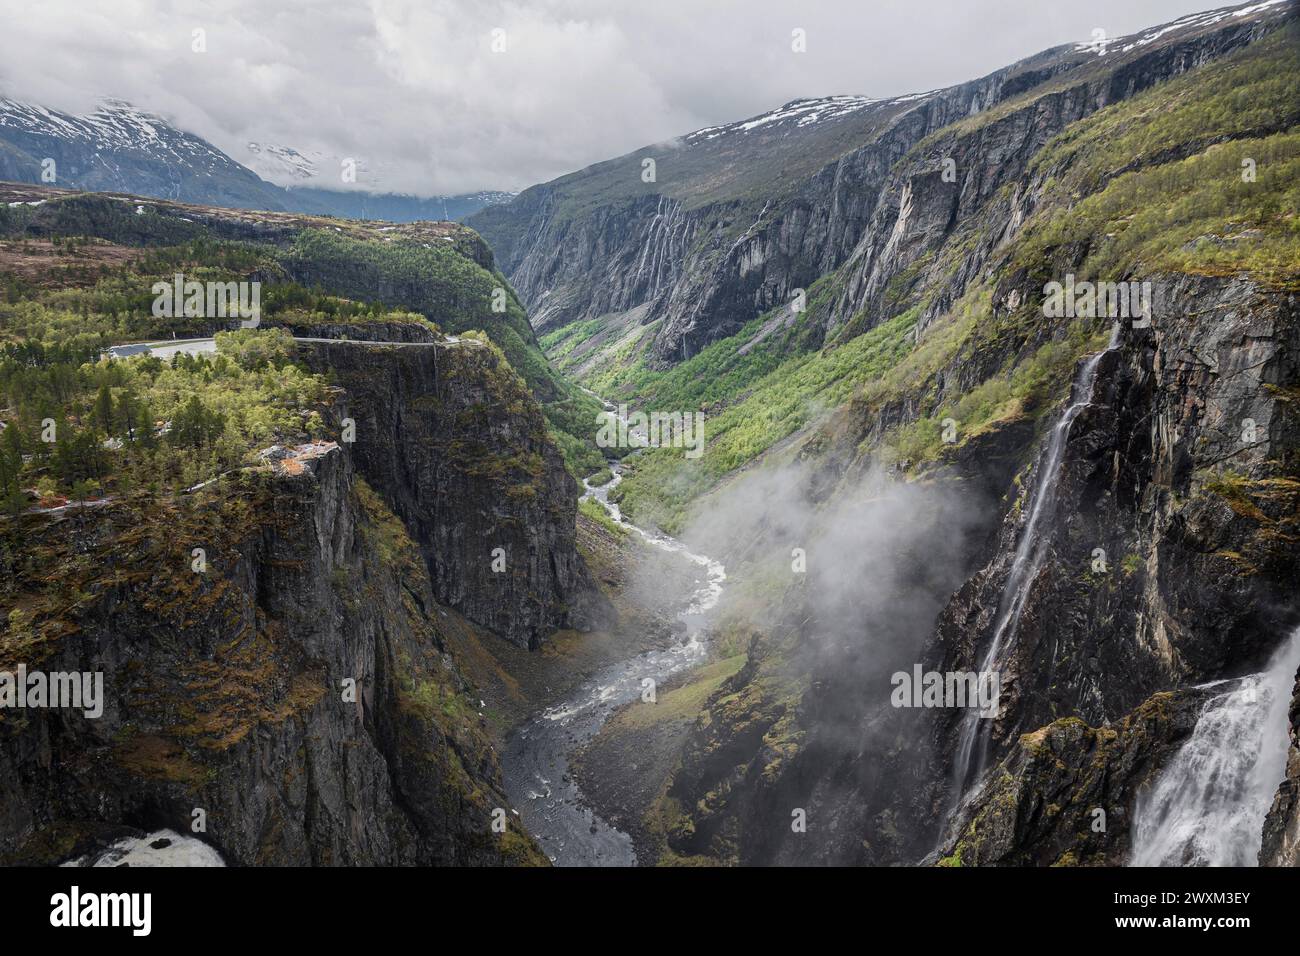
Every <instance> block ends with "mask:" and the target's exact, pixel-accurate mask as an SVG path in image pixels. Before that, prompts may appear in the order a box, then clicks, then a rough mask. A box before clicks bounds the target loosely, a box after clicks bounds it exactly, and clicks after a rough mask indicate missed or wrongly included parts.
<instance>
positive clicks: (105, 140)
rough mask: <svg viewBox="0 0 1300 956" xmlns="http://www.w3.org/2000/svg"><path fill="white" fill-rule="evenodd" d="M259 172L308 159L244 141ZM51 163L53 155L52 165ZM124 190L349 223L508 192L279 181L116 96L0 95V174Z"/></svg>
mask: <svg viewBox="0 0 1300 956" xmlns="http://www.w3.org/2000/svg"><path fill="white" fill-rule="evenodd" d="M250 155H253V156H258V157H260V161H259V162H257V163H255V165H258V166H259V167H260V168H261V169H262V171H263V172H267V171H269V169H270V168H271V167H274V168H278V169H281V170H282V171H285V172H286V173H287V174H290V175H291V178H292V179H294V180H297V181H301V182H302V183H304V184H306V183H311V182H312V181H313V179H314V177H315V174H316V173H315V168H314V164H313V163H312V161H311V160H310V158H309V157H306V156H304V155H303V154H302V153H300V152H298V151H297V150H295V149H293V148H291V147H286V146H269V145H262V144H250ZM49 160H53V166H52V167H50V164H49V162H48V161H49ZM47 169H50V171H51V173H52V175H53V176H54V177H55V179H54V180H53V181H52V182H49V184H50V185H58V186H64V187H69V188H74V189H86V190H92V191H105V192H126V193H133V194H136V195H144V196H153V197H156V198H159V199H173V200H177V201H181V202H193V203H200V204H204V205H213V206H227V207H231V208H235V209H263V210H268V211H273V212H306V213H313V214H317V215H332V216H343V217H346V218H350V219H359V218H369V219H386V220H391V221H393V222H413V221H416V220H421V219H453V220H459V219H462V218H464V217H465V216H468V215H470V214H471V213H473V212H476V211H478V210H480V209H482V208H483V207H485V206H488V205H492V204H494V203H500V202H508V201H509V200H510V199H511V198H513V194H511V193H505V192H492V191H484V192H478V193H471V194H466V195H459V196H433V197H428V198H421V197H417V196H408V195H402V194H398V193H370V192H364V191H344V190H333V189H325V188H321V187H319V186H315V185H302V186H297V185H295V186H289V187H285V186H279V185H276V184H275V183H272V182H268V181H267V180H266V179H263V178H262V177H261V176H259V175H258V174H257V172H255V171H254V170H252V169H250V168H248V166H245V165H243V164H241V163H239V162H236V161H235V160H234V159H232V158H231V157H230V156H228V155H227V154H226V153H224V152H222V151H221V150H220V149H218V148H217V147H216V146H214V145H213V144H211V143H209V142H208V141H207V140H205V139H203V138H201V137H199V136H196V135H194V134H193V133H188V132H185V131H184V130H181V129H178V128H177V127H175V126H173V125H172V124H170V123H168V122H167V121H166V120H164V119H162V118H161V117H159V116H156V115H154V114H152V113H149V112H147V111H145V110H141V109H138V108H136V107H134V106H132V105H131V104H129V103H126V102H124V101H122V100H115V99H106V100H104V102H103V103H102V105H101V106H100V107H99V108H98V109H96V110H95V111H94V112H92V113H88V114H86V115H84V116H76V115H73V114H70V113H64V112H61V111H58V110H51V109H47V108H46V107H43V106H39V105H35V104H29V103H20V102H17V101H15V100H11V99H6V98H0V180H7V181H11V182H20V183H39V182H46V181H47V180H46V179H44V178H43V174H44V173H45V171H46V170H47Z"/></svg>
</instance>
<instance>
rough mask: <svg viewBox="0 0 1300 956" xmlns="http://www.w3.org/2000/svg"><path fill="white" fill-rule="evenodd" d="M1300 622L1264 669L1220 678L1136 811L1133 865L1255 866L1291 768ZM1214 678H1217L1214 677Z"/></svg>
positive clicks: (1299, 665) (1299, 647) (1299, 666)
mask: <svg viewBox="0 0 1300 956" xmlns="http://www.w3.org/2000/svg"><path fill="white" fill-rule="evenodd" d="M1297 668H1300V628H1297V629H1296V630H1295V631H1294V632H1293V633H1292V634H1291V637H1290V638H1289V639H1288V640H1287V642H1286V643H1285V644H1283V645H1282V647H1281V648H1280V649H1279V650H1278V651H1277V652H1276V653H1275V654H1274V655H1273V659H1272V660H1271V661H1270V662H1269V665H1268V667H1267V669H1266V670H1264V672H1263V673H1260V674H1252V675H1251V676H1249V677H1243V678H1241V679H1240V680H1236V681H1221V682H1219V684H1222V685H1223V686H1224V687H1225V690H1224V691H1223V693H1220V694H1217V695H1215V696H1213V697H1211V698H1210V699H1209V700H1208V701H1206V703H1205V705H1204V708H1203V709H1202V711H1201V716H1200V718H1199V719H1198V720H1197V722H1196V729H1195V730H1193V731H1192V736H1191V737H1190V738H1188V740H1187V742H1186V743H1185V744H1183V746H1182V748H1181V749H1180V750H1179V751H1178V753H1177V754H1175V755H1174V757H1173V758H1172V759H1171V760H1170V762H1169V765H1168V766H1167V767H1165V768H1164V770H1163V771H1162V772H1161V774H1160V777H1159V779H1158V780H1157V781H1156V782H1155V785H1154V786H1153V787H1151V789H1150V790H1148V791H1146V792H1144V793H1143V794H1142V796H1141V797H1140V798H1139V800H1138V805H1137V809H1136V811H1135V812H1134V824H1133V855H1132V858H1131V860H1130V865H1131V866H1255V865H1256V863H1257V860H1258V856H1259V848H1260V842H1261V839H1262V833H1263V826H1264V817H1265V815H1266V814H1267V813H1268V808H1269V806H1270V804H1271V803H1272V802H1273V795H1274V794H1275V793H1276V792H1277V787H1278V784H1279V783H1281V782H1282V778H1283V777H1284V776H1285V774H1286V755H1287V747H1288V744H1289V739H1288V735H1287V709H1288V707H1289V706H1290V703H1291V693H1292V690H1293V688H1294V686H1295V677H1296V670H1297ZM1216 686H1217V685H1216Z"/></svg>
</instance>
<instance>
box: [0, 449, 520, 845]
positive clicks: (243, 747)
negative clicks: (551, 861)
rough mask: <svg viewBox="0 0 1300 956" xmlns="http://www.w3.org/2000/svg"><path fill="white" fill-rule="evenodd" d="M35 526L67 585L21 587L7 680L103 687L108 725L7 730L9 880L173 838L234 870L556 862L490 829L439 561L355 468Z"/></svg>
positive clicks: (321, 460) (265, 478) (38, 541)
mask: <svg viewBox="0 0 1300 956" xmlns="http://www.w3.org/2000/svg"><path fill="white" fill-rule="evenodd" d="M23 520H24V527H23V532H22V533H23V534H25V535H27V536H29V540H30V541H31V542H32V543H33V545H34V547H35V548H36V549H38V550H39V554H40V555H43V556H45V557H51V556H55V557H59V558H61V559H63V560H62V561H60V563H59V564H57V565H54V567H56V568H57V569H58V575H56V576H55V577H51V576H50V575H49V567H50V566H49V565H41V564H39V563H33V562H32V561H30V560H29V561H27V562H25V563H24V564H23V565H22V566H21V567H17V568H13V569H10V571H11V573H13V574H14V575H15V578H16V579H17V581H18V583H19V584H20V585H22V586H24V587H26V588H28V589H30V592H31V594H30V596H31V601H30V602H28V604H27V608H28V610H27V611H26V613H25V617H24V622H25V623H24V627H25V631H26V634H27V635H28V637H27V640H26V641H25V642H24V646H22V647H16V646H15V645H14V644H13V643H12V642H10V643H8V644H7V646H6V659H5V660H4V662H3V666H4V668H5V669H7V670H13V669H14V667H16V665H17V664H18V663H25V664H26V665H27V667H28V668H31V669H36V668H41V669H44V670H47V671H74V672H79V671H85V672H98V673H101V674H102V675H103V682H104V685H103V686H104V698H105V699H104V707H103V715H102V716H101V717H99V718H96V719H88V718H86V717H84V716H83V715H82V714H81V713H80V712H76V711H70V710H66V709H59V710H35V709H30V708H29V709H27V710H23V711H6V712H5V715H4V717H3V724H0V765H2V766H3V771H4V772H3V784H0V855H2V856H3V857H4V859H5V860H6V861H8V862H54V861H58V860H60V859H63V858H67V857H70V856H73V855H78V854H80V853H84V852H86V851H88V850H90V849H93V848H94V847H96V846H100V845H102V843H103V842H104V841H105V840H108V839H111V838H114V837H116V836H119V835H121V834H122V833H123V832H126V831H127V830H128V829H129V828H135V829H139V830H149V829H155V828H158V827H169V828H172V829H175V830H177V831H179V832H182V833H190V832H191V829H192V827H194V828H195V831H194V835H196V836H197V837H198V838H199V839H202V840H204V841H206V842H209V843H211V844H212V845H214V846H215V847H217V848H218V849H219V850H220V852H221V853H222V855H223V857H224V858H225V859H226V861H227V862H228V863H232V864H234V863H237V864H253V863H269V864H280V865H300V864H371V865H373V864H389V865H391V864H402V863H426V864H435V863H441V864H450V863H469V864H491V863H516V862H530V861H537V860H539V856H538V855H537V854H536V851H535V850H534V849H533V847H532V845H531V842H530V841H529V840H528V839H527V838H526V837H524V836H522V835H521V834H520V833H519V832H518V831H517V830H512V831H508V832H507V833H505V834H497V833H494V832H493V830H492V828H491V822H492V811H493V808H495V807H504V806H506V802H505V799H504V797H503V796H502V795H501V793H500V790H499V784H498V782H497V780H498V769H497V764H496V757H495V754H494V751H493V749H492V746H491V744H490V743H489V738H488V735H487V733H486V732H485V731H484V730H483V729H482V727H481V726H480V720H481V719H480V718H479V717H478V716H477V714H476V702H474V701H472V700H471V699H470V698H469V696H468V688H467V687H466V685H465V684H464V682H463V680H462V679H461V678H460V676H459V674H458V672H457V670H456V666H455V663H454V661H452V660H451V658H450V657H449V656H448V654H447V653H446V648H445V645H444V643H443V641H442V638H441V637H440V635H439V633H438V623H437V622H438V604H437V602H436V600H435V598H434V594H433V590H432V588H431V586H430V582H429V578H428V575H427V573H426V571H425V568H424V563H423V561H422V560H421V558H420V555H419V552H418V550H417V549H416V548H415V546H414V545H413V544H412V542H411V541H410V539H409V537H408V536H407V535H406V532H405V530H404V528H403V526H402V525H401V523H400V522H399V521H398V520H397V519H396V518H395V517H394V516H393V515H392V513H391V512H390V511H389V510H388V509H387V507H386V506H385V505H384V504H383V502H382V500H381V499H380V498H379V496H378V495H377V494H376V493H375V492H374V491H372V490H370V489H369V488H368V487H367V486H366V485H365V484H364V483H362V482H360V481H359V480H358V479H357V478H356V476H355V474H354V471H353V466H352V463H351V459H350V457H349V455H348V453H347V450H346V449H345V448H340V447H339V446H337V445H334V444H332V443H327V444H322V445H317V446H308V447H307V448H305V449H299V450H296V451H295V452H293V453H291V454H289V455H287V456H285V457H280V458H279V460H278V463H277V464H276V465H275V466H274V469H273V472H271V473H267V472H262V473H256V474H247V475H245V476H244V477H242V478H239V479H237V480H230V481H223V482H221V483H219V484H217V485H214V486H209V488H207V489H204V490H203V491H200V492H196V493H194V494H193V495H191V496H188V497H184V498H178V499H172V500H168V499H165V498H162V499H159V498H150V497H142V498H138V499H135V500H131V501H124V502H120V503H117V504H114V505H109V506H105V507H103V508H100V509H97V510H94V511H91V512H87V513H85V514H73V515H69V516H68V517H65V518H61V519H56V520H52V519H50V518H48V517H46V516H29V517H28V518H25V519H23ZM193 548H203V549H204V552H205V557H206V567H205V568H204V570H202V571H201V572H197V571H195V570H194V569H193V568H194V564H193V562H194V560H195V559H194V557H193V552H192V549H193ZM33 553H36V552H35V551H34V552H33ZM69 589H72V590H71V592H70V591H69ZM69 593H75V594H76V595H77V597H76V599H75V600H74V601H72V602H71V603H68V602H67V601H66V600H65V599H66V597H67V595H68V594H69ZM200 811H201V812H200ZM196 821H197V822H198V823H201V824H202V825H203V828H202V829H199V828H198V827H197V824H196Z"/></svg>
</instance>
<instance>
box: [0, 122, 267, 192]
mask: <svg viewBox="0 0 1300 956" xmlns="http://www.w3.org/2000/svg"><path fill="white" fill-rule="evenodd" d="M0 141H2V142H0V179H8V180H16V181H18V182H51V183H52V184H53V185H60V186H72V187H76V188H81V189H98V190H114V191H120V192H132V193H138V194H143V195H149V196H158V197H160V198H164V199H180V200H186V201H189V202H200V203H209V204H212V205H224V206H241V207H246V208H262V209H284V208H285V205H284V203H283V200H282V197H280V196H278V195H277V192H278V190H277V189H276V188H275V187H274V186H272V185H271V184H269V183H266V182H264V181H263V180H261V179H260V178H258V176H257V175H256V174H255V173H253V172H252V171H251V170H250V169H248V168H247V167H245V166H241V165H240V164H239V163H237V162H235V161H234V160H233V159H231V158H230V157H229V156H227V155H226V154H225V153H223V152H222V151H221V150H219V149H217V148H216V147H215V146H213V145H212V144H211V143H209V142H207V141H206V140H204V139H201V138H199V137H198V136H195V135H193V134H191V133H187V132H184V131H183V130H180V129H177V128H176V127H175V126H172V125H171V124H170V123H168V122H167V121H166V120H164V119H162V118H161V117H158V116H155V115H153V114H151V113H148V112H145V111H144V110H140V109H137V108H135V107H133V106H131V105H130V104H129V103H124V102H122V101H120V100H105V101H104V102H103V104H102V105H101V106H100V107H99V108H98V109H96V110H95V111H94V112H93V113H89V114H87V115H84V116H74V115H72V114H70V113H63V112H60V111H58V110H50V109H46V108H45V107H43V106H37V105H32V104H26V103H19V102H16V101H14V100H10V99H0ZM47 160H53V164H50V163H49V162H47ZM42 174H44V176H43V175H42ZM51 177H53V178H52V180H51Z"/></svg>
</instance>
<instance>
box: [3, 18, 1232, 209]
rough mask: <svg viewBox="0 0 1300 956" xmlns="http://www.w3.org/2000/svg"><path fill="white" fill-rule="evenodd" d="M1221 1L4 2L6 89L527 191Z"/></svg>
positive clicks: (241, 154)
mask: <svg viewBox="0 0 1300 956" xmlns="http://www.w3.org/2000/svg"><path fill="white" fill-rule="evenodd" d="M1212 6H1214V4H1213V3H1212V2H1207V0H801V2H778V0H601V2H597V0H528V2H502V0H207V2H201V0H40V2H34V0H0V92H3V93H4V94H5V95H8V96H11V97H13V98H14V99H19V100H26V101H30V102H36V103H40V104H42V105H45V106H49V107H53V108H58V109H65V110H70V111H73V112H83V111H86V110H87V109H88V108H90V107H92V106H93V105H94V101H95V100H96V99H97V98H99V97H103V96H116V97H120V98H122V99H125V100H129V101H130V102H132V103H134V104H136V105H137V106H140V107H143V108H146V109H149V110H152V111H154V112H157V113H160V114H162V115H163V116H164V117H166V118H168V119H169V120H171V121H172V122H174V123H176V124H177V125H179V126H181V127H182V128H184V129H187V130H190V131H192V132H195V133H197V134H199V135H201V136H203V137H205V138H206V139H209V140H211V141H212V142H213V143H215V144H216V145H218V146H219V147H221V148H222V149H224V150H225V151H226V152H228V153H230V155H232V156H233V157H235V158H236V159H238V160H240V161H241V162H243V161H246V160H247V159H248V158H249V155H248V152H247V143H248V142H250V141H256V142H262V143H273V144H284V145H289V146H293V147H295V148H297V149H299V150H302V151H304V152H307V153H309V154H310V153H316V154H319V155H320V156H321V157H324V159H322V160H321V161H320V162H321V165H322V167H323V176H322V182H321V183H320V185H329V186H334V187H339V188H341V184H340V183H339V182H338V180H339V175H338V157H344V156H349V157H357V158H358V159H359V160H360V161H361V162H362V164H363V168H364V170H365V171H364V172H363V174H362V175H361V177H360V179H359V181H358V182H357V186H359V187H360V186H368V187H370V188H375V187H379V188H383V189H391V190H395V191H402V192H411V193H415V194H418V195H433V194H438V193H460V192H468V191H474V190H478V189H512V190H514V189H520V188H523V187H525V186H528V185H531V184H532V183H536V182H541V181H545V180H547V179H551V178H553V177H555V176H558V175H561V174H563V173H566V172H569V171H571V170H574V169H578V168H581V167H582V166H585V165H588V164H589V163H592V162H596V161H598V160H601V159H607V158H610V157H612V156H617V155H620V154H622V153H625V152H628V151H630V150H632V149H635V148H637V147H639V146H642V145H646V144H649V143H655V142H658V141H660V140H664V139H667V138H669V137H672V136H676V135H680V134H682V133H686V132H689V131H691V130H694V129H698V128H700V127H703V126H712V125H717V124H720V123H725V122H730V121H732V120H737V119H743V118H745V117H748V116H752V115H754V114H757V113H762V112H764V111H766V110H768V109H770V108H772V107H774V106H778V105H780V104H782V103H785V102H787V101H789V100H792V99H795V98H798V97H802V96H824V95H829V94H833V93H862V94H867V95H871V96H892V95H898V94H902V93H910V92H916V91H923V90H929V89H933V88H935V87H940V86H947V85H949V84H952V83H956V82H960V81H962V80H967V79H972V78H974V77H976V76H979V75H982V74H984V73H988V72H990V71H992V70H994V69H997V68H998V67H1000V66H1004V65H1006V64H1007V63H1010V62H1012V61H1014V60H1016V59H1019V58H1021V57H1023V56H1027V55H1029V54H1032V53H1036V52H1038V51H1039V50H1041V49H1044V48H1046V47H1050V46H1055V45H1057V44H1059V43H1065V42H1069V41H1073V40H1086V39H1089V38H1090V36H1091V35H1092V31H1093V30H1094V29H1097V28H1100V29H1104V30H1105V31H1106V33H1107V35H1108V36H1117V35H1121V34H1125V33H1132V32H1134V31H1136V30H1139V29H1142V28H1143V27H1146V26H1150V25H1154V24H1157V23H1161V22H1164V21H1167V20H1171V19H1175V18H1177V17H1178V16H1181V15H1183V14H1186V13H1190V12H1193V11H1197V10H1203V9H1207V8H1209V7H1212ZM796 28H799V29H802V30H804V31H805V35H806V46H807V49H806V52H804V53H796V52H794V51H793V50H792V49H791V47H792V40H791V36H792V31H793V30H794V29H796ZM195 30H203V31H204V37H203V39H204V41H205V44H206V52H195V51H194V50H193V47H194V45H195V41H194V31H195ZM494 30H501V31H504V45H505V49H504V52H494V50H493V31H494ZM497 36H498V38H500V37H501V36H502V35H501V34H497ZM499 45H500V43H499V42H498V46H499ZM367 177H369V179H370V181H369V182H367V181H366V180H367ZM379 180H382V181H379ZM282 181H284V180H282Z"/></svg>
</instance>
